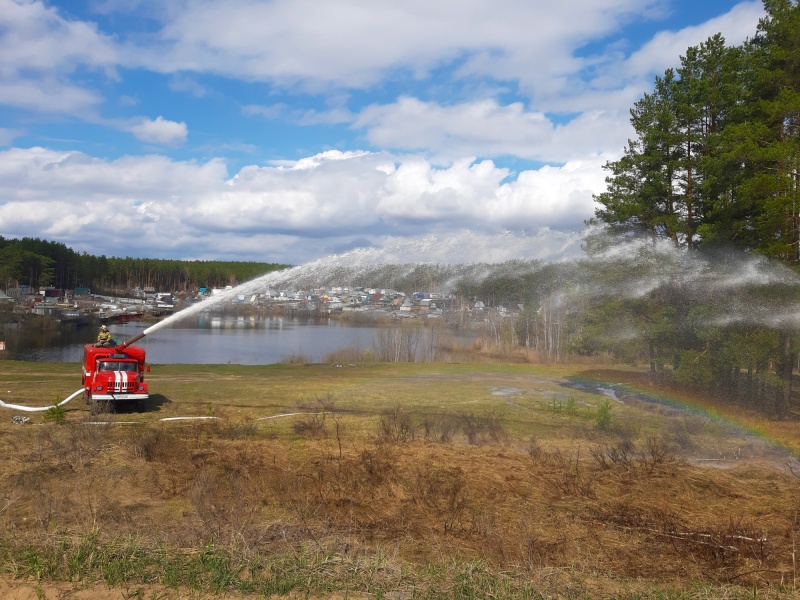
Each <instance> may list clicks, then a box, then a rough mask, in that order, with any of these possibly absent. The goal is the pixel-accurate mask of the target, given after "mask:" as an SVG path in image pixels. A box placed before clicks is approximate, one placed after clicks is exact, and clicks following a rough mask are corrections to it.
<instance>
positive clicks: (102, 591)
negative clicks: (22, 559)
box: [0, 579, 403, 600]
mask: <svg viewBox="0 0 800 600" xmlns="http://www.w3.org/2000/svg"><path fill="white" fill-rule="evenodd" d="M259 597H262V596H259ZM372 597H373V596H372V595H370V594H353V593H350V594H347V596H343V595H341V594H333V595H326V596H324V599H325V600H344V599H345V598H347V599H348V600H367V599H368V598H372ZM386 597H387V598H390V599H391V598H395V599H396V600H402V598H403V596H402V595H396V596H393V595H391V594H390V595H387V596H386ZM234 598H237V599H239V600H241V599H242V598H243V596H242V595H241V594H224V595H220V594H200V593H199V592H186V591H178V590H174V589H168V588H164V587H163V586H130V587H127V588H115V589H111V588H107V587H106V586H105V585H103V584H97V585H95V586H93V587H91V588H86V587H84V586H82V585H81V584H69V583H28V582H19V581H8V580H5V579H0V599H2V600H140V599H141V600H212V599H213V600H233V599H234ZM273 598H281V599H284V600H295V599H298V598H305V599H308V600H323V597H322V596H307V595H306V594H303V593H296V594H294V593H292V594H289V595H286V596H279V597H278V596H273Z"/></svg>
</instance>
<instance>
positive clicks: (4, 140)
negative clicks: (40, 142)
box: [0, 127, 22, 146]
mask: <svg viewBox="0 0 800 600" xmlns="http://www.w3.org/2000/svg"><path fill="white" fill-rule="evenodd" d="M20 135H22V131H21V130H19V129H9V128H7V127H0V146H10V145H11V143H12V142H13V141H14V139H15V138H17V137H18V136H20Z"/></svg>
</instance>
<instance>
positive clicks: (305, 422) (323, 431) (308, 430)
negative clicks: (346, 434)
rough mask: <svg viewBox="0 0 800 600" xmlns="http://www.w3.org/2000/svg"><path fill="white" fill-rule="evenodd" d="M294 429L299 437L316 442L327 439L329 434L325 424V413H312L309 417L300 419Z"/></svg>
mask: <svg viewBox="0 0 800 600" xmlns="http://www.w3.org/2000/svg"><path fill="white" fill-rule="evenodd" d="M292 428H293V429H294V432H295V433H296V434H297V435H299V436H302V437H305V438H310V439H315V440H316V439H320V438H323V437H326V436H327V433H328V431H327V426H326V424H325V413H322V414H320V413H311V414H309V415H308V416H304V417H302V418H298V420H297V421H295V423H294V425H293V426H292Z"/></svg>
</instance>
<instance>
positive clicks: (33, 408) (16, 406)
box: [0, 388, 83, 412]
mask: <svg viewBox="0 0 800 600" xmlns="http://www.w3.org/2000/svg"><path fill="white" fill-rule="evenodd" d="M82 393H83V388H81V389H79V390H78V391H77V392H75V393H74V394H72V395H71V396H69V397H68V398H65V399H64V400H62V401H61V402H59V403H58V404H56V405H55V406H62V405H64V404H66V403H67V402H69V401H70V400H72V399H73V398H74V397H75V396H77V395H78V394H82ZM0 408H10V409H11V410H24V411H25V412H44V411H46V410H50V409H51V408H53V405H52V404H51V405H50V406H20V405H19V404H6V403H5V402H3V401H2V400H0Z"/></svg>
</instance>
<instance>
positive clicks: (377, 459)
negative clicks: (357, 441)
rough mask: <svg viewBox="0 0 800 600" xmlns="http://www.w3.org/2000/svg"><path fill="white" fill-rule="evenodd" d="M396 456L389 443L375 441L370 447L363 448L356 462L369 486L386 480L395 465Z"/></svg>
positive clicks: (374, 485) (371, 486) (372, 486)
mask: <svg viewBox="0 0 800 600" xmlns="http://www.w3.org/2000/svg"><path fill="white" fill-rule="evenodd" d="M397 462H398V457H397V455H396V454H393V453H392V447H391V445H390V444H384V443H377V444H375V445H374V446H373V447H372V448H364V450H362V451H361V454H360V455H359V459H358V464H359V467H360V468H361V470H362V472H363V473H364V476H365V477H366V482H367V483H368V484H369V486H370V488H374V487H376V486H378V485H380V484H382V483H383V482H384V481H386V480H387V479H388V478H389V477H390V476H391V474H392V473H393V472H394V470H395V469H396V467H397Z"/></svg>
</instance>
